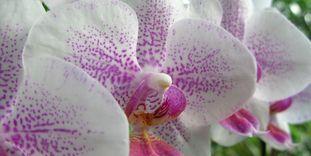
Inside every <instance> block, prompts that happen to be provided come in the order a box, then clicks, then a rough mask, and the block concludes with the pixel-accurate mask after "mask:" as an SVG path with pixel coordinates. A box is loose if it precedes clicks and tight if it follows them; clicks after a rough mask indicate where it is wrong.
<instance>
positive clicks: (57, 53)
mask: <svg viewBox="0 0 311 156" xmlns="http://www.w3.org/2000/svg"><path fill="white" fill-rule="evenodd" d="M137 29H138V22H137V19H136V16H135V12H134V11H133V10H132V9H131V8H130V7H129V6H128V5H126V4H124V3H123V2H119V1H113V0H107V1H101V0H81V1H77V2H74V3H70V4H67V5H62V6H60V7H56V8H55V9H52V10H51V11H49V12H48V13H47V15H46V16H45V17H44V18H41V20H39V21H38V23H37V24H36V25H35V26H34V27H33V29H32V32H31V34H30V36H29V40H28V42H27V44H26V48H25V54H24V56H25V58H26V59H27V58H29V57H31V56H34V55H38V56H40V55H50V56H54V57H58V58H60V59H62V60H65V61H67V62H70V63H72V64H75V65H76V66H78V67H80V68H81V69H83V70H84V71H85V72H87V73H88V74H89V75H90V76H92V77H93V78H95V79H97V80H98V81H99V82H100V83H101V84H102V85H103V86H105V87H106V88H107V89H109V90H110V92H111V93H112V94H113V96H114V97H115V98H116V100H117V101H118V102H119V103H120V105H121V106H122V107H124V106H125V104H126V102H128V99H129V97H130V96H131V94H132V92H131V89H134V88H135V87H136V85H134V83H133V80H134V79H135V75H136V73H138V72H139V71H140V67H139V65H138V62H137V60H136V43H137V33H138V30H137ZM42 34H44V35H42ZM132 87H133V88H132Z"/></svg>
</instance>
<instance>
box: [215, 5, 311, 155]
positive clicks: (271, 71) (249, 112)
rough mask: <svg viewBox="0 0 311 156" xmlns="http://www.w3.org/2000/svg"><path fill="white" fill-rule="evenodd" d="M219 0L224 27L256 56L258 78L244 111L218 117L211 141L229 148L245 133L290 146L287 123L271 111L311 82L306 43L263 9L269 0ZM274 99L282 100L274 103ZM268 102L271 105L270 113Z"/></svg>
mask: <svg viewBox="0 0 311 156" xmlns="http://www.w3.org/2000/svg"><path fill="white" fill-rule="evenodd" d="M221 2H222V3H221V4H222V6H223V9H224V17H223V20H222V26H223V27H224V28H226V30H228V31H230V32H231V33H232V34H233V35H235V36H236V37H237V38H239V39H240V40H242V41H243V42H244V43H245V44H246V45H247V47H248V48H249V50H250V51H252V52H253V54H254V55H255V57H256V61H257V81H258V82H257V88H256V92H255V94H254V97H253V99H252V100H251V101H250V102H249V104H247V106H245V107H246V108H248V109H246V108H245V109H241V110H240V111H238V112H237V113H235V114H233V115H231V116H230V117H229V118H227V119H225V120H223V121H221V122H220V124H221V125H222V126H219V125H215V126H214V127H213V128H212V137H213V140H214V141H216V142H217V143H220V144H222V145H225V146H231V145H234V144H236V143H238V142H240V141H242V140H243V138H245V137H243V135H244V136H251V135H259V136H261V138H263V139H264V140H265V141H267V142H269V143H271V145H272V146H273V147H274V148H278V149H284V148H281V147H280V146H281V145H282V147H291V144H292V143H291V139H290V135H289V133H288V126H287V125H286V124H282V123H283V122H285V121H284V120H282V119H277V118H276V116H275V115H271V116H270V115H269V114H270V113H272V114H274V113H275V111H276V110H278V111H281V110H279V109H280V107H282V108H283V107H284V109H286V108H285V107H286V106H288V107H290V106H291V105H290V104H289V103H291V100H290V99H291V98H290V99H286V98H287V97H290V96H293V95H295V94H297V93H299V92H301V91H302V90H303V89H304V88H305V87H306V86H307V85H308V84H309V83H310V81H311V78H310V75H311V73H310V69H311V68H310V67H311V65H310V61H309V59H310V58H311V53H310V50H311V44H310V41H309V40H308V38H307V37H305V36H304V35H303V34H302V33H301V32H300V31H299V30H298V29H297V28H296V27H295V26H294V25H292V24H291V23H290V22H289V21H288V20H287V19H286V18H285V17H283V16H282V15H281V14H280V13H279V12H277V11H276V10H274V9H264V10H263V8H264V7H262V6H266V7H268V5H267V4H269V3H271V2H270V1H260V2H262V4H263V3H265V4H263V5H261V4H258V3H259V1H253V2H254V6H249V5H250V4H251V2H250V1H246V0H240V1H237V2H236V1H234V2H232V1H230V2H229V1H226V0H223V1H221ZM258 7H259V8H258ZM225 8H228V9H225ZM252 8H253V9H254V10H255V11H252ZM293 39H294V40H293ZM283 99H285V100H283ZM277 100H281V101H279V102H276V103H275V102H273V101H277ZM265 101H266V102H265ZM269 103H273V105H272V106H271V108H270V110H271V111H270V112H269V105H270V104H269ZM280 103H281V106H280V105H278V104H280ZM305 103H306V105H307V103H308V102H307V101H306V102H305ZM309 103H310V102H309ZM286 104H288V105H286ZM294 105H295V104H293V105H292V107H294ZM295 108H297V106H295ZM284 112H286V111H284ZM298 112H299V111H296V112H295V113H296V116H299V113H298ZM277 114H278V113H277ZM304 115H305V114H304ZM304 121H305V120H304ZM268 122H269V123H268ZM285 123H286V122H285ZM260 124H261V125H260ZM282 125H283V126H282ZM284 125H285V126H284ZM286 126H287V128H286ZM284 127H285V130H284ZM223 128H225V129H227V130H229V131H231V132H228V131H226V130H225V129H223ZM282 128H283V130H282ZM260 129H261V132H260ZM262 131H267V132H266V133H264V132H262ZM258 132H260V133H258ZM221 134H223V135H221ZM236 134H237V135H236ZM238 135H241V136H238ZM229 139H230V141H227V140H229Z"/></svg>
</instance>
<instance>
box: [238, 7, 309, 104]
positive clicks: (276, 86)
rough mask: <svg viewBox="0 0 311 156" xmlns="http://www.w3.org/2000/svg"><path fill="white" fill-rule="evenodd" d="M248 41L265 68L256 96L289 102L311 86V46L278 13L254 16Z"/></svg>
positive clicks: (247, 28) (275, 11)
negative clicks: (286, 99)
mask: <svg viewBox="0 0 311 156" xmlns="http://www.w3.org/2000/svg"><path fill="white" fill-rule="evenodd" d="M244 39H245V41H244V42H245V43H246V45H247V46H248V47H249V49H250V50H251V51H253V52H254V53H255V55H256V60H257V62H258V64H259V65H261V67H262V78H261V80H260V81H259V83H258V85H257V87H256V92H255V95H254V96H255V97H256V98H257V99H260V100H264V101H276V100H281V99H285V98H287V97H290V96H292V95H295V94H297V93H299V92H300V91H302V90H303V89H304V88H305V87H306V86H307V85H308V84H309V83H310V80H311V62H310V58H311V51H310V50H311V43H310V41H309V39H308V38H307V37H306V36H305V35H304V34H303V33H302V32H300V31H299V30H298V28H296V27H295V26H294V25H293V24H292V23H290V22H289V21H288V20H287V19H286V17H284V16H283V15H281V13H279V12H278V11H277V10H275V9H265V10H264V11H262V12H259V13H257V14H254V16H252V17H251V18H250V20H249V21H248V23H247V27H246V33H245V38H244Z"/></svg>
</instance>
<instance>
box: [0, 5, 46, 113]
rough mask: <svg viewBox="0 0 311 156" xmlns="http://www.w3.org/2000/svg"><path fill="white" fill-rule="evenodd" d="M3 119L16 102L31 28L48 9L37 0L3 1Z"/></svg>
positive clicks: (0, 61)
mask: <svg viewBox="0 0 311 156" xmlns="http://www.w3.org/2000/svg"><path fill="white" fill-rule="evenodd" d="M0 4H1V5H0V118H2V117H3V115H4V113H5V112H7V111H9V108H10V106H11V105H13V101H14V97H15V95H16V92H17V88H18V85H19V83H20V81H21V78H22V50H23V47H24V43H25V41H26V38H27V35H28V31H29V30H30V27H31V26H32V24H33V23H34V22H35V20H36V19H37V18H38V17H40V16H41V15H42V14H43V13H44V10H43V8H42V6H41V4H40V2H38V1H36V0H0Z"/></svg>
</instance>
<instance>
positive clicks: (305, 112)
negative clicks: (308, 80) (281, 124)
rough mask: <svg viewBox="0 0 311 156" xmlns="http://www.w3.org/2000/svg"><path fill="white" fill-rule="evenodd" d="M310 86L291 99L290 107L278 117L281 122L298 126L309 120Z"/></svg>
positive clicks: (310, 108)
mask: <svg viewBox="0 0 311 156" xmlns="http://www.w3.org/2000/svg"><path fill="white" fill-rule="evenodd" d="M310 110H311V85H309V86H308V87H307V88H306V89H304V90H303V91H302V92H300V93H299V94H297V95H295V96H293V97H292V105H291V106H290V107H289V108H288V109H287V110H286V111H284V112H282V113H279V114H278V115H279V116H280V117H281V118H282V120H283V121H286V122H288V123H292V124H299V123H303V122H306V121H310V120H311V114H310Z"/></svg>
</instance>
